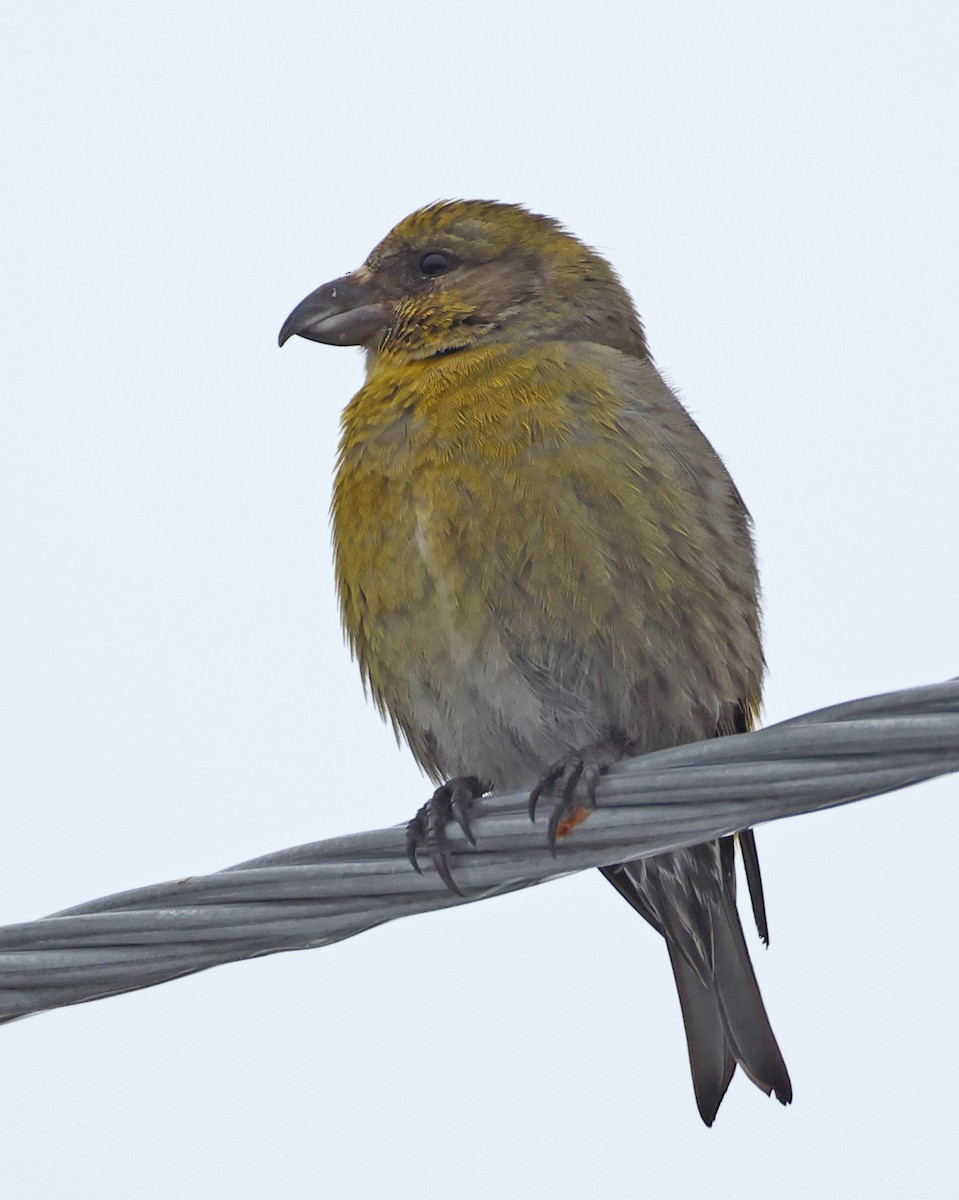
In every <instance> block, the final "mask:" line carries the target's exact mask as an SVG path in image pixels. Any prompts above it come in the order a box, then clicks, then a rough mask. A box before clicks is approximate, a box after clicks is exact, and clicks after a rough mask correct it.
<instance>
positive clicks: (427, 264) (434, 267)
mask: <svg viewBox="0 0 959 1200" xmlns="http://www.w3.org/2000/svg"><path fill="white" fill-rule="evenodd" d="M452 266H453V260H452V259H451V258H450V256H449V255H448V254H440V252H439V251H438V250H431V251H430V252H429V254H424V255H423V257H422V258H421V259H420V272H421V274H423V275H425V276H426V277H427V279H435V278H436V276H437V275H445V274H446V272H447V271H448V270H450V268H451V267H452Z"/></svg>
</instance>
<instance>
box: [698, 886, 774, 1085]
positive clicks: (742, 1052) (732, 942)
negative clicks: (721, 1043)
mask: <svg viewBox="0 0 959 1200" xmlns="http://www.w3.org/2000/svg"><path fill="white" fill-rule="evenodd" d="M713 936H714V941H713V953H714V965H713V972H714V975H713V978H714V979H715V983H716V996H717V999H718V1001H719V1007H720V1010H721V1012H722V1017H723V1025H724V1027H725V1031H726V1037H727V1039H728V1041H729V1043H730V1045H731V1047H732V1052H733V1054H734V1055H735V1056H736V1059H737V1061H738V1062H739V1065H740V1066H741V1067H742V1069H743V1070H744V1071H745V1072H746V1074H747V1075H748V1076H749V1078H750V1079H751V1080H752V1081H753V1083H754V1084H755V1085H756V1086H757V1087H759V1088H762V1090H763V1091H764V1092H765V1093H766V1095H767V1096H768V1095H770V1093H775V1096H776V1099H777V1100H778V1101H779V1102H780V1104H788V1103H789V1102H790V1101H791V1100H792V1098H793V1091H792V1084H791V1083H790V1081H789V1072H788V1071H787V1070H786V1064H785V1062H784V1061H783V1056H782V1052H781V1051H780V1049H779V1045H778V1043H777V1041H776V1035H775V1034H774V1033H773V1030H772V1026H771V1025H770V1023H769V1017H768V1016H767V1015H766V1006H765V1004H763V998H762V994H761V993H760V991H759V984H758V983H757V982H756V974H755V972H754V971H753V965H752V963H751V962H750V960H749V951H748V950H747V949H746V939H745V938H744V937H743V927H742V925H741V923H740V920H739V914H738V913H737V912H736V909H735V907H734V906H733V905H732V903H731V902H730V900H729V899H728V897H726V896H724V897H723V902H722V908H721V910H720V914H719V917H718V919H716V920H714V922H713Z"/></svg>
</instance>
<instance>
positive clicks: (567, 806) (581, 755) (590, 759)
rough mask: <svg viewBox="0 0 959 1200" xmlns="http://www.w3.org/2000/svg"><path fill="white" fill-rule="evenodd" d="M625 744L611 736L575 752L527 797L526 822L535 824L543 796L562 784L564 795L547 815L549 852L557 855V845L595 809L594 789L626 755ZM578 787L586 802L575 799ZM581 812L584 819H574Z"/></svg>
mask: <svg viewBox="0 0 959 1200" xmlns="http://www.w3.org/2000/svg"><path fill="white" fill-rule="evenodd" d="M627 748H628V746H627V744H626V743H625V740H624V739H623V737H621V736H620V735H618V734H615V733H614V734H611V735H610V736H609V737H608V738H605V739H603V740H602V741H601V742H597V743H596V745H595V746H590V747H589V748H588V749H586V750H574V751H573V752H572V753H571V754H567V755H566V756H565V757H564V758H561V759H559V760H558V761H557V762H554V763H553V765H552V766H551V767H549V769H548V770H547V771H545V772H544V774H543V776H542V778H541V779H540V780H539V782H538V783H537V784H536V786H535V787H534V788H533V790H532V791H531V792H530V794H529V819H530V820H531V821H535V820H536V807H537V805H538V803H539V801H540V799H541V798H542V797H543V796H549V795H552V793H553V791H554V789H555V787H556V785H557V784H558V783H559V781H560V780H563V791H562V795H561V796H560V797H559V799H558V801H557V802H556V804H555V805H554V806H553V811H552V812H551V813H550V815H549V825H548V827H547V831H546V838H547V841H548V843H549V848H550V850H551V851H552V853H553V856H554V857H555V855H556V842H557V840H558V838H560V837H563V836H565V834H567V833H569V832H570V830H571V829H573V828H575V827H576V826H577V825H578V824H579V823H580V821H581V820H582V819H583V816H585V815H586V812H591V811H592V810H593V809H594V808H595V807H596V788H597V786H598V785H599V780H600V777H601V776H602V774H603V772H604V771H606V770H607V768H608V767H611V766H612V764H613V763H614V762H618V760H619V759H620V758H622V757H623V755H624V754H625V753H626V752H627ZM580 784H582V785H583V787H584V788H585V791H586V798H585V800H586V802H585V805H584V803H583V800H582V798H577V794H576V793H577V789H578V788H579V786H580ZM580 809H583V810H584V812H583V815H582V816H579V818H578V819H577V810H580Z"/></svg>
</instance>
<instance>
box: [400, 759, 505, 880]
mask: <svg viewBox="0 0 959 1200" xmlns="http://www.w3.org/2000/svg"><path fill="white" fill-rule="evenodd" d="M488 790H489V788H488V786H487V785H486V784H485V783H483V782H482V781H481V780H479V779H477V778H476V776H475V775H459V776H457V777H456V778H455V779H450V780H449V781H448V782H447V783H444V784H441V785H440V787H438V788H437V789H436V791H435V792H434V793H433V795H432V796H431V797H430V798H429V800H427V802H426V803H425V804H424V805H423V807H422V808H421V809H420V810H419V811H418V812H417V814H416V816H415V817H414V818H413V820H412V821H410V822H409V824H408V825H407V826H406V857H407V858H408V859H409V860H410V863H411V864H412V866H413V870H414V871H416V872H417V874H420V875H421V874H422V873H423V871H422V868H421V867H420V864H419V861H418V858H417V851H418V850H419V849H420V848H421V847H423V846H425V847H426V852H427V854H429V856H430V859H431V861H432V863H433V866H434V867H435V868H436V873H437V875H439V877H440V879H442V880H443V882H444V883H445V884H446V886H447V887H448V888H449V890H450V891H451V892H455V893H456V895H457V896H462V895H463V892H462V890H461V889H460V887H459V885H458V884H457V882H456V880H455V879H454V878H453V872H452V870H451V869H450V852H449V845H448V843H447V841H446V827H447V825H448V824H449V823H450V821H455V822H456V823H457V825H459V827H460V829H462V831H463V836H464V837H465V838H466V840H467V841H468V842H469V844H470V845H471V846H475V845H476V838H475V837H474V836H473V830H472V829H471V828H470V818H469V810H470V806H471V805H472V803H473V801H474V800H477V799H479V797H480V796H482V795H483V793H484V792H486V791H488Z"/></svg>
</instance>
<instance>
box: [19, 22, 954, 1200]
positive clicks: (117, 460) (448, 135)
mask: <svg viewBox="0 0 959 1200" xmlns="http://www.w3.org/2000/svg"><path fill="white" fill-rule="evenodd" d="M0 24H2V28H0V47H2V49H0V56H2V59H3V62H2V71H0V88H2V89H3V100H4V116H3V121H2V132H0V138H2V146H0V153H2V157H0V162H2V171H3V184H2V187H0V238H2V262H0V269H2V277H3V288H2V296H0V303H2V306H3V314H2V343H3V349H2V356H3V357H2V368H0V369H2V380H3V384H2V387H3V399H2V406H0V422H2V429H0V522H2V529H0V537H2V545H3V549H2V555H0V572H2V580H0V587H2V622H0V704H2V739H3V749H2V755H0V789H2V796H3V812H4V814H5V820H6V824H5V826H4V832H3V855H2V863H3V866H2V870H0V921H2V922H12V921H18V920H24V919H28V918H31V917H37V916H41V915H43V914H45V913H48V912H51V911H53V910H56V909H58V908H62V907H64V906H66V905H70V904H74V903H78V902H80V901H83V900H86V899H90V898H93V897H95V896H99V895H103V894H105V893H108V892H113V891H116V890H119V889H122V888H128V887H134V886H137V885H140V884H147V883H151V882H154V881H157V880H161V879H168V878H174V877H180V876H183V875H187V874H191V873H198V872H206V871H210V870H215V869H217V868H219V867H223V866H227V865H228V864H230V863H234V862H237V861H240V860H242V859H245V858H248V857H251V856H253V855H256V854H259V853H265V852H267V851H270V850H273V849H279V848H281V847H283V846H289V845H293V844H296V843H298V842H304V841H312V840H315V839H318V838H322V837H327V836H331V835H333V834H337V833H341V832H347V831H354V830H359V829H363V828H370V827H374V826H379V825H383V824H392V823H394V822H398V821H401V820H404V819H406V818H407V817H408V816H409V815H410V814H411V813H412V812H413V810H414V809H415V808H416V807H417V806H418V804H419V803H420V802H421V801H422V800H423V799H424V798H425V795H426V794H427V792H428V785H427V783H426V782H425V780H423V779H422V778H421V776H420V775H419V773H418V771H417V769H416V768H415V766H414V764H413V762H412V759H411V757H410V755H409V753H408V752H407V751H406V750H398V749H397V748H396V746H395V744H394V742H393V739H392V735H391V734H390V733H389V731H388V730H387V728H386V727H385V726H384V725H382V724H381V722H380V720H379V718H378V717H377V716H376V714H375V712H374V711H373V710H372V708H371V707H370V706H369V705H368V704H367V703H366V702H365V701H364V699H363V695H362V691H361V688H360V684H359V680H358V677H357V675H356V672H355V668H354V667H353V665H352V664H351V663H350V661H349V657H348V655H347V653H346V651H345V650H344V648H343V646H342V644H341V640H340V635H339V631H338V623H337V614H336V606H335V600H334V595H333V583H332V575H331V564H330V554H329V544H328V542H329V539H328V529H327V506H328V502H329V490H330V476H331V470H332V464H333V457H334V452H335V442H336V437H337V421H338V417H339V412H340V409H341V408H342V406H343V404H344V403H345V402H346V401H347V400H348V398H349V397H350V395H351V394H352V392H353V391H354V390H355V389H356V387H357V386H358V385H359V383H360V380H361V372H362V364H361V357H360V354H359V353H358V352H356V351H345V350H335V349H331V348H327V347H320V346H315V345H310V344H307V343H305V342H302V341H297V342H294V343H293V344H291V345H290V346H288V347H287V348H286V349H285V350H284V351H283V352H282V353H281V352H280V351H279V350H278V349H277V347H276V333H277V330H278V328H279V326H280V323H281V321H282V320H283V318H284V317H285V316H286V314H287V312H288V311H289V310H290V309H291V308H292V307H293V306H294V304H295V303H296V302H297V301H298V300H299V299H300V298H301V297H302V296H303V295H305V294H306V293H307V292H308V291H310V290H312V289H313V288H314V287H316V286H317V285H318V284H320V283H322V282H324V281H325V280H327V279H329V278H332V277H333V276H335V275H338V274H340V273H342V272H344V271H346V270H348V269H350V268H352V267H354V266H356V265H358V264H359V263H360V262H361V261H362V259H363V258H364V257H365V255H366V253H367V252H368V250H369V249H370V248H371V247H372V245H373V244H374V243H375V242H376V241H377V240H378V239H379V238H380V237H381V236H382V235H383V234H384V233H385V232H386V231H387V230H388V229H389V228H390V227H391V226H392V225H393V224H394V223H395V222H396V221H397V220H398V219H399V218H401V217H402V216H404V215H405V214H406V213H407V212H408V211H410V210H411V209H413V208H415V207H418V206H419V205H421V204H423V203H425V202H427V201H430V200H433V199H435V198H438V197H444V196H466V197H484V198H495V199H503V200H515V201H522V202H525V203H527V204H529V205H531V206H532V207H534V208H536V209H538V210H540V211H544V212H548V213H550V214H552V215H555V216H557V217H559V218H560V219H562V220H563V221H564V222H566V223H567V224H568V225H569V226H570V227H571V228H572V229H573V230H574V231H575V232H577V233H578V234H579V235H580V236H581V237H583V238H585V239H586V240H587V241H589V242H591V243H593V244H594V245H597V246H598V247H600V248H601V249H602V250H603V251H604V252H605V253H607V254H608V256H609V257H610V258H611V259H612V261H613V262H614V263H615V264H616V266H617V267H618V269H619V270H620V272H621V273H622V275H623V277H624V279H625V281H626V283H627V285H628V286H629V288H630V290H631V291H632V292H633V294H634V295H635V297H636V299H637V303H638V305H639V308H640V311H641V312H642V313H643V315H644V317H645V319H646V322H647V328H648V331H649V335H650V340H651V345H652V348H653V351H654V353H655V355H656V358H657V360H658V362H659V363H660V364H661V365H662V367H663V368H664V370H665V371H666V372H667V374H668V376H669V378H670V379H671V380H673V381H674V382H675V384H676V385H677V387H679V388H680V390H681V392H682V394H683V396H684V397H685V399H686V402H687V403H688V405H689V406H690V408H691V409H692V411H693V412H694V414H695V415H696V417H697V419H698V420H699V421H700V422H701V424H702V426H703V428H704V429H705V431H706V433H707V434H708V435H709V437H710V438H711V439H712V440H713V442H714V443H715V445H716V446H717V448H718V449H719V450H720V452H721V453H722V454H723V456H724V458H725V459H726V461H727V463H728V464H729V466H730V469H731V470H732V473H733V475H734V476H735V478H736V480H737V482H738V484H739V486H740V488H741V490H742V492H743V494H744V496H745V497H746V500H747V503H748V504H749V506H750V508H751V509H752V512H753V515H754V517H755V520H756V526H757V531H758V540H759V547H760V553H761V558H762V568H763V578H764V583H765V599H766V630H767V646H768V658H769V679H768V687H767V706H766V717H767V720H774V719H778V718H783V717H787V716H791V715H794V714H797V713H800V712H802V711H805V710H807V709H810V708H813V707H818V706H821V705H824V704H829V703H833V702H836V701H840V700H846V699H852V698H854V697H857V696H861V695H866V694H869V693H872V692H879V691H886V690H889V689H893V688H898V687H905V686H910V685H914V684H920V683H928V682H932V681H935V680H939V679H943V678H946V677H948V676H950V675H955V674H957V673H959V653H957V633H956V624H957V620H956V596H957V590H959V570H957V540H959V539H957V481H956V473H957V472H956V459H957V445H959V417H957V399H959V378H957V376H959V364H957V356H956V353H955V346H956V332H957V324H959V282H957V280H959V254H957V249H959V239H957V213H959V169H957V150H956V147H957V145H959V118H957V112H959V94H957V93H959V87H957V82H956V81H957V60H959V6H957V5H956V4H955V3H952V2H942V3H922V2H918V3H917V2H915V0H912V2H910V3H906V2H905V0H902V2H897V3H883V2H881V0H868V2H867V0H861V2H859V3H852V2H847V3H842V2H839V3H837V2H836V0H830V2H822V0H820V2H813V3H810V2H808V0H807V2H806V3H804V4H801V5H799V4H788V5H787V4H781V3H774V4H770V3H768V0H767V2H763V3H760V2H757V3H737V2H731V3H724V4H713V3H708V2H706V0H703V2H701V3H677V2H673V0H671V2H666V0H662V2H660V3H629V4H627V3H625V2H624V3H621V4H612V3H592V4H589V5H586V6H583V5H579V4H576V5H574V4H571V3H561V2H553V3H550V4H525V5H524V4H521V3H515V2H514V3H498V2H495V0H486V2H484V3H483V4H470V5H466V4H464V5H454V4H452V3H447V4H442V5H440V4H438V5H435V6H434V5H427V4H423V3H416V2H415V0H414V2H408V3H404V4H386V3H369V2H368V3H363V4H349V3H342V2H341V3H339V4H330V3H324V2H322V0H312V2H311V3H300V2H297V0H287V2H286V3H284V4H260V3H243V2H237V0H233V2H232V3H197V2H196V0H193V2H191V3H189V4H180V3H164V4H155V5H141V4H129V3H114V4H109V3H94V2H90V3H83V4H81V3H59V4H57V3H43V2H41V0H34V2H32V3H30V4H14V3H12V2H8V3H6V4H5V5H4V6H3V8H2V16H0ZM957 794H959V780H956V779H952V780H945V781H940V782H938V783H936V784H930V785H926V786H923V787H920V788H917V789H914V790H912V791H910V792H904V793H901V794H899V795H894V796H890V797H883V798H881V799H877V800H872V801H867V802H865V803H863V804H860V805H855V806H853V807H850V808H847V809H844V810H842V811H839V812H833V813H826V814H822V815H819V816H815V817H807V818H802V819H800V820H793V821H789V822H784V823H782V824H780V825H777V826H772V827H767V828H765V829H763V830H761V831H760V844H761V848H762V850H763V852H764V867H765V876H766V888H767V898H768V903H769V911H770V920H771V926H772V946H771V948H770V949H769V951H768V952H764V951H762V949H761V948H760V947H759V946H758V944H756V943H753V947H754V948H753V953H754V957H755V959H756V962H757V969H758V973H759V977H760V981H761V984H762V987H763V992H764V995H765V997H766V1002H767V1005H768V1008H769V1010H770V1013H771V1016H772V1021H773V1025H774V1026H775V1029H776V1031H777V1034H778V1036H779V1039H780V1042H781V1044H782V1047H783V1050H784V1053H785V1056H786V1059H787V1062H788V1064H789V1068H790V1071H791V1073H792V1078H793V1083H794V1086H795V1092H796V1100H795V1103H794V1104H793V1105H792V1107H791V1108H789V1109H782V1108H781V1107H780V1106H779V1105H777V1104H775V1103H774V1102H772V1101H767V1100H766V1099H765V1098H764V1097H763V1096H762V1095H761V1093H759V1092H758V1091H757V1090H756V1089H755V1088H754V1087H752V1086H751V1085H749V1084H748V1083H747V1082H746V1081H745V1080H744V1079H743V1077H742V1076H741V1075H737V1078H736V1080H735V1081H734V1083H733V1086H732V1088H731V1091H730V1094H729V1096H728V1097H727V1100H726V1102H725V1104H724V1106H723V1108H722V1110H721V1112H720V1114H719V1119H718V1122H717V1124H716V1126H715V1127H714V1128H713V1129H712V1130H711V1131H708V1130H706V1129H705V1128H704V1127H703V1126H702V1125H701V1124H700V1121H699V1118H698V1116H697V1113H696V1109H695V1105H694V1102H693V1094H692V1087H691V1084H690V1080H689V1073H688V1068H687V1062H686V1050H685V1045H684V1040H683V1034H682V1027H681V1021H680V1016H679V1008H678V1004H677V1001H676V997H675V993H674V989H673V983H672V979H671V975H670V971H669V967H668V962H667V957H666V954H665V951H664V949H663V946H662V944H661V943H660V941H659V939H658V938H657V937H656V936H655V934H653V933H652V932H651V931H650V930H649V929H648V928H647V927H646V926H645V925H644V923H643V922H642V921H641V920H639V919H638V918H637V917H636V916H635V915H634V914H633V913H632V912H631V910H629V909H628V908H627V906H626V905H624V904H623V903H622V902H621V901H620V900H619V899H618V898H617V897H616V896H615V895H614V893H613V891H612V889H611V888H610V887H608V885H606V884H605V883H603V882H602V880H600V879H599V877H598V876H597V875H596V874H595V873H589V874H587V875H581V876H578V877H576V878H575V879H570V880H566V881H563V882H561V883H556V884H551V885H548V886H544V887H541V888H536V889H533V890H532V891H530V892H527V893H525V894H523V895H517V896H509V897H505V898H501V899H498V900H496V901H491V902H487V903H484V904H478V905H475V906H472V907H468V908H465V909H461V910H458V911H451V912H446V913H442V914H437V915H433V916H425V917H419V918H417V919H415V920H408V921H405V922H401V923H399V924H396V925H393V926H388V927H386V928H383V929H380V930H377V931H374V932H371V933H367V934H365V935H364V936H362V937H359V938H355V939H353V940H351V941H349V942H348V943H346V944H344V945H342V946H338V947H333V948H331V949H326V950H322V951H314V952H311V953H301V954H288V955H283V956H278V957H274V958H269V959H264V960H261V961H258V962H255V963H247V964H240V965H236V966H231V967H226V968H221V969H218V970H215V971H212V972H209V973H207V974H204V975H200V976H196V977H194V978H191V979H188V980H184V981H180V982H177V983H173V984H169V985H166V986H163V987H160V988H156V989H153V990H151V991H146V992H142V993H139V994H134V995H128V996H124V997H121V998H119V999H114V1000H107V1001H103V1002H100V1003H96V1004H91V1005H86V1006H83V1007H80V1008H75V1009H68V1010H65V1011H61V1012H57V1013H53V1014H49V1015H45V1016H42V1017H36V1018H32V1019H30V1020H27V1021H23V1022H19V1023H17V1024H15V1025H12V1026H9V1027H5V1028H2V1029H0V1175H2V1179H3V1183H2V1191H3V1195H4V1197H5V1198H6V1197H10V1198H11V1200H19V1198H20V1197H24V1198H33V1197H58V1196H70V1197H72V1198H75V1200H87V1198H90V1200H94V1198H95V1200H111V1198H113V1197H130V1196H135V1197H143V1198H144V1200H152V1198H154V1197H157V1198H159V1197H163V1198H168V1197H171V1196H175V1197H177V1198H178V1200H194V1198H196V1200H199V1198H201V1197H202V1198H208V1197H221V1196H222V1197H230V1198H231V1200H233V1198H236V1200H244V1198H247V1197H249V1198H253V1197H257V1198H259V1197H264V1196H270V1197H273V1196H275V1197H283V1198H284V1200H287V1198H289V1200H300V1198H301V1197H302V1198H306V1197H317V1196H319V1197H324V1196H337V1197H344V1198H346V1200H353V1198H361V1197H366V1196H370V1197H383V1196H388V1197H391V1198H396V1200H405V1198H406V1197H417V1200H432V1198H434V1197H437V1198H438V1197H443V1198H444V1200H445V1198H447V1197H453V1196H455V1197H462V1198H464V1200H474V1198H475V1200H479V1198H484V1200H485V1198H487V1197H490V1196H503V1197H510V1196H524V1197H538V1196H544V1197H549V1198H550V1200H566V1198H573V1197H581V1196H586V1195H591V1194H594V1193H597V1194H601V1193H606V1194H613V1195H617V1196H637V1197H640V1196H645V1195H655V1196H657V1197H667V1198H672V1197H685V1196H690V1195H711V1196H736V1197H738V1198H741V1200H753V1198H758V1197H767V1196H770V1195H774V1196H776V1197H778V1200H800V1198H803V1200H805V1198H807V1197H810V1196H824V1197H840V1196H841V1197H844V1198H845V1197H870V1198H878V1197H897V1198H898V1197H903V1196H909V1197H941V1196H946V1195H950V1194H953V1189H954V1187H955V1178H956V1171H957V1165H959V1164H957V1159H959V1153H957V1149H956V1142H957V1138H956V1121H957V1116H959V1113H957V1088H956V1079H957V1077H959V1047H957V1041H956V1000H955V997H956V993H957V987H959V973H957V967H956V933H955V917H954V905H955V882H956V859H955V847H956V844H957V840H959V816H957V802H956V801H957Z"/></svg>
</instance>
